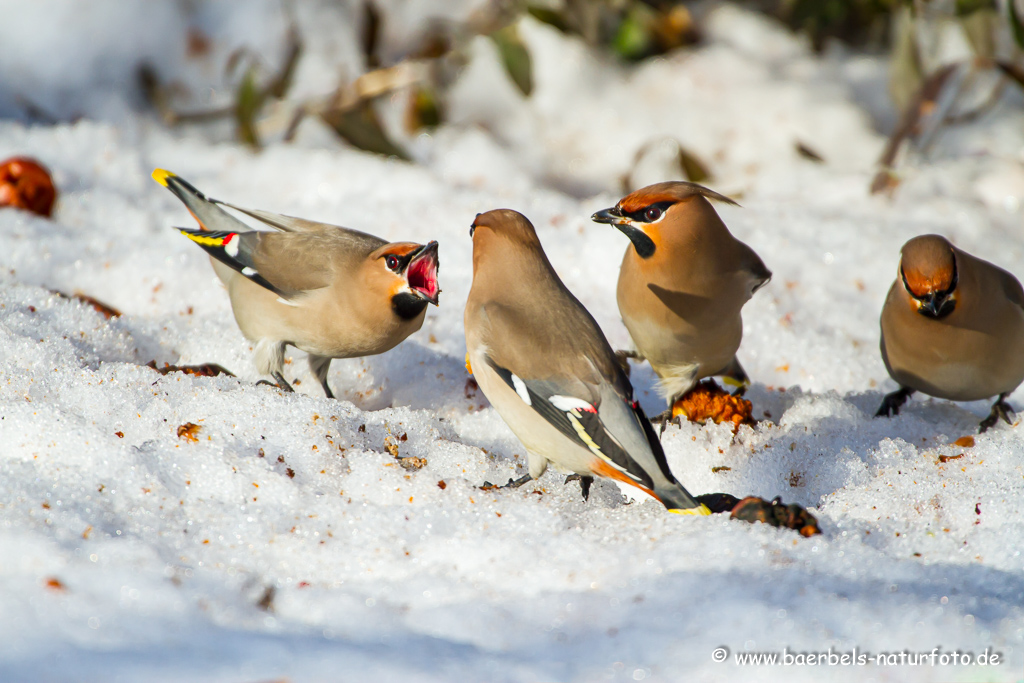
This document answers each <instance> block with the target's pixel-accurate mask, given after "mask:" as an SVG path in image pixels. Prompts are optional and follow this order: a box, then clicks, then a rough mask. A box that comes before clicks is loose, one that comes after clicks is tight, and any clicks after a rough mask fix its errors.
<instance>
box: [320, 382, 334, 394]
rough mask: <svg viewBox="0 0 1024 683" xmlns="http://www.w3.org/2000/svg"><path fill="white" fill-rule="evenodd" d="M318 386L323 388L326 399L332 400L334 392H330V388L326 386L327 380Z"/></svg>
mask: <svg viewBox="0 0 1024 683" xmlns="http://www.w3.org/2000/svg"><path fill="white" fill-rule="evenodd" d="M320 386H322V387H323V388H324V396H326V397H327V398H334V392H333V391H331V388H330V387H329V386H327V380H324V381H323V382H321V384H320Z"/></svg>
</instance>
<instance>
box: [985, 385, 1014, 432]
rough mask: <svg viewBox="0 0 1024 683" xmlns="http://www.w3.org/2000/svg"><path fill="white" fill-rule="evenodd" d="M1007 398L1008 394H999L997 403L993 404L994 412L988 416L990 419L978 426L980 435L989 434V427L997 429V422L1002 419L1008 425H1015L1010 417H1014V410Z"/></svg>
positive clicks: (987, 418)
mask: <svg viewBox="0 0 1024 683" xmlns="http://www.w3.org/2000/svg"><path fill="white" fill-rule="evenodd" d="M1006 396H1007V394H999V398H997V399H996V402H995V403H993V404H992V412H991V413H989V414H988V417H986V418H985V419H984V420H982V421H981V424H979V425H978V433H979V434H984V433H985V432H987V431H988V429H989V427H995V426H996V422H999V419H1000V418H1002V419H1003V420H1005V421H1006V424H1013V420H1011V419H1010V416H1011V415H1013V413H1014V410H1013V408H1012V407H1011V406H1010V404H1009V403H1007V402H1006Z"/></svg>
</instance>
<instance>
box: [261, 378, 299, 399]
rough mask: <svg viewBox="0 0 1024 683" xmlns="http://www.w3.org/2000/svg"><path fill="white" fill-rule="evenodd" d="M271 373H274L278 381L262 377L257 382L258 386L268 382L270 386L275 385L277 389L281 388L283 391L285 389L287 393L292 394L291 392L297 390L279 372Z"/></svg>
mask: <svg viewBox="0 0 1024 683" xmlns="http://www.w3.org/2000/svg"><path fill="white" fill-rule="evenodd" d="M271 374H272V375H273V377H274V379H275V380H277V382H271V381H269V380H265V379H261V380H260V381H258V382H256V386H259V385H261V384H266V385H267V386H268V387H275V388H277V389H280V390H281V391H283V392H284V393H286V394H290V393H293V392H294V391H295V390H294V389H292V385H291V384H288V382H286V381H285V379H284V377H283V376H281V375H280V374H278V373H271Z"/></svg>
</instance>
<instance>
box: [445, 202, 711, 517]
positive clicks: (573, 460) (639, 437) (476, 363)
mask: <svg viewBox="0 0 1024 683" xmlns="http://www.w3.org/2000/svg"><path fill="white" fill-rule="evenodd" d="M469 234H470V236H471V237H472V239H473V284H472V287H471V288H470V292H469V298H468V300H467V301H466V313H465V328H466V347H467V349H468V351H469V353H468V360H469V363H470V366H471V368H472V372H473V374H474V376H475V377H476V381H477V383H478V384H479V385H480V388H481V389H482V390H483V392H484V395H485V396H487V399H488V400H489V401H490V402H491V405H493V406H494V408H495V409H496V410H497V411H498V414H499V415H501V417H502V419H503V420H505V423H506V424H508V426H509V428H510V429H511V430H512V432H513V433H514V434H515V435H516V436H517V437H518V438H519V440H520V441H522V442H523V445H524V446H526V449H527V452H528V462H529V473H528V474H527V475H526V476H524V477H522V478H521V479H519V480H517V481H515V482H510V485H521V484H523V483H525V482H527V481H529V480H530V479H537V478H539V477H540V476H541V475H542V474H544V471H545V470H546V469H547V466H548V463H551V464H553V465H555V466H556V467H558V468H559V469H562V470H566V471H568V472H573V473H575V474H576V475H578V476H579V477H580V483H581V485H582V486H583V493H584V498H586V496H587V492H588V490H589V487H590V483H591V482H592V481H593V477H606V478H608V479H611V480H613V481H615V482H617V483H619V484H621V485H624V486H627V487H631V488H632V489H633V490H634V491H640V492H642V493H645V494H647V495H650V496H652V497H654V498H655V499H656V500H658V501H660V502H661V503H662V504H664V505H665V507H667V508H668V509H669V510H670V511H672V512H679V513H683V514H710V513H709V511H708V508H707V507H706V506H704V505H702V504H700V503H698V502H697V501H696V500H694V498H693V496H691V495H690V494H689V492H687V490H686V489H685V488H683V487H682V485H680V483H679V482H678V481H677V480H676V478H675V476H673V474H672V472H671V470H669V467H668V463H667V461H666V459H665V452H664V451H663V450H662V448H661V443H660V442H659V441H658V437H657V435H656V434H655V433H654V430H653V428H652V427H651V424H650V421H649V420H648V419H647V417H646V416H645V415H644V412H643V409H641V408H640V405H639V404H638V403H637V401H636V399H635V398H634V397H633V387H632V386H631V385H630V383H629V380H628V379H627V378H626V375H625V373H624V372H623V370H622V368H621V367H620V366H619V364H618V362H617V360H616V358H615V352H614V351H612V348H611V346H609V345H608V341H607V340H606V339H605V337H604V334H602V332H601V329H600V328H599V327H598V325H597V323H596V322H595V321H594V318H593V317H592V316H591V315H590V313H588V312H587V310H586V309H585V308H584V307H583V305H582V304H580V302H579V301H578V300H577V299H576V297H574V296H573V295H572V293H571V292H570V291H569V290H568V289H566V287H565V285H564V284H562V281H561V280H560V279H559V277H558V275H557V274H556V273H555V270H554V268H552V267H551V263H549V262H548V259H547V256H546V255H545V254H544V249H543V248H542V247H541V244H540V240H539V239H538V238H537V233H536V231H535V230H534V228H533V225H531V224H530V221H528V220H527V219H526V217H525V216H523V215H522V214H520V213H517V212H515V211H510V210H508V209H499V210H495V211H488V212H487V213H483V214H479V215H478V216H477V217H476V220H474V221H473V225H472V227H471V228H470V232H469Z"/></svg>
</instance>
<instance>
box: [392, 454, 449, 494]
mask: <svg viewBox="0 0 1024 683" xmlns="http://www.w3.org/2000/svg"><path fill="white" fill-rule="evenodd" d="M398 464H399V465H401V466H402V469H404V470H408V471H409V472H415V471H417V470H421V469H423V468H424V467H426V466H427V459H426V458H420V457H417V456H415V455H410V456H408V457H405V458H398ZM442 488H444V487H442Z"/></svg>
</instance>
